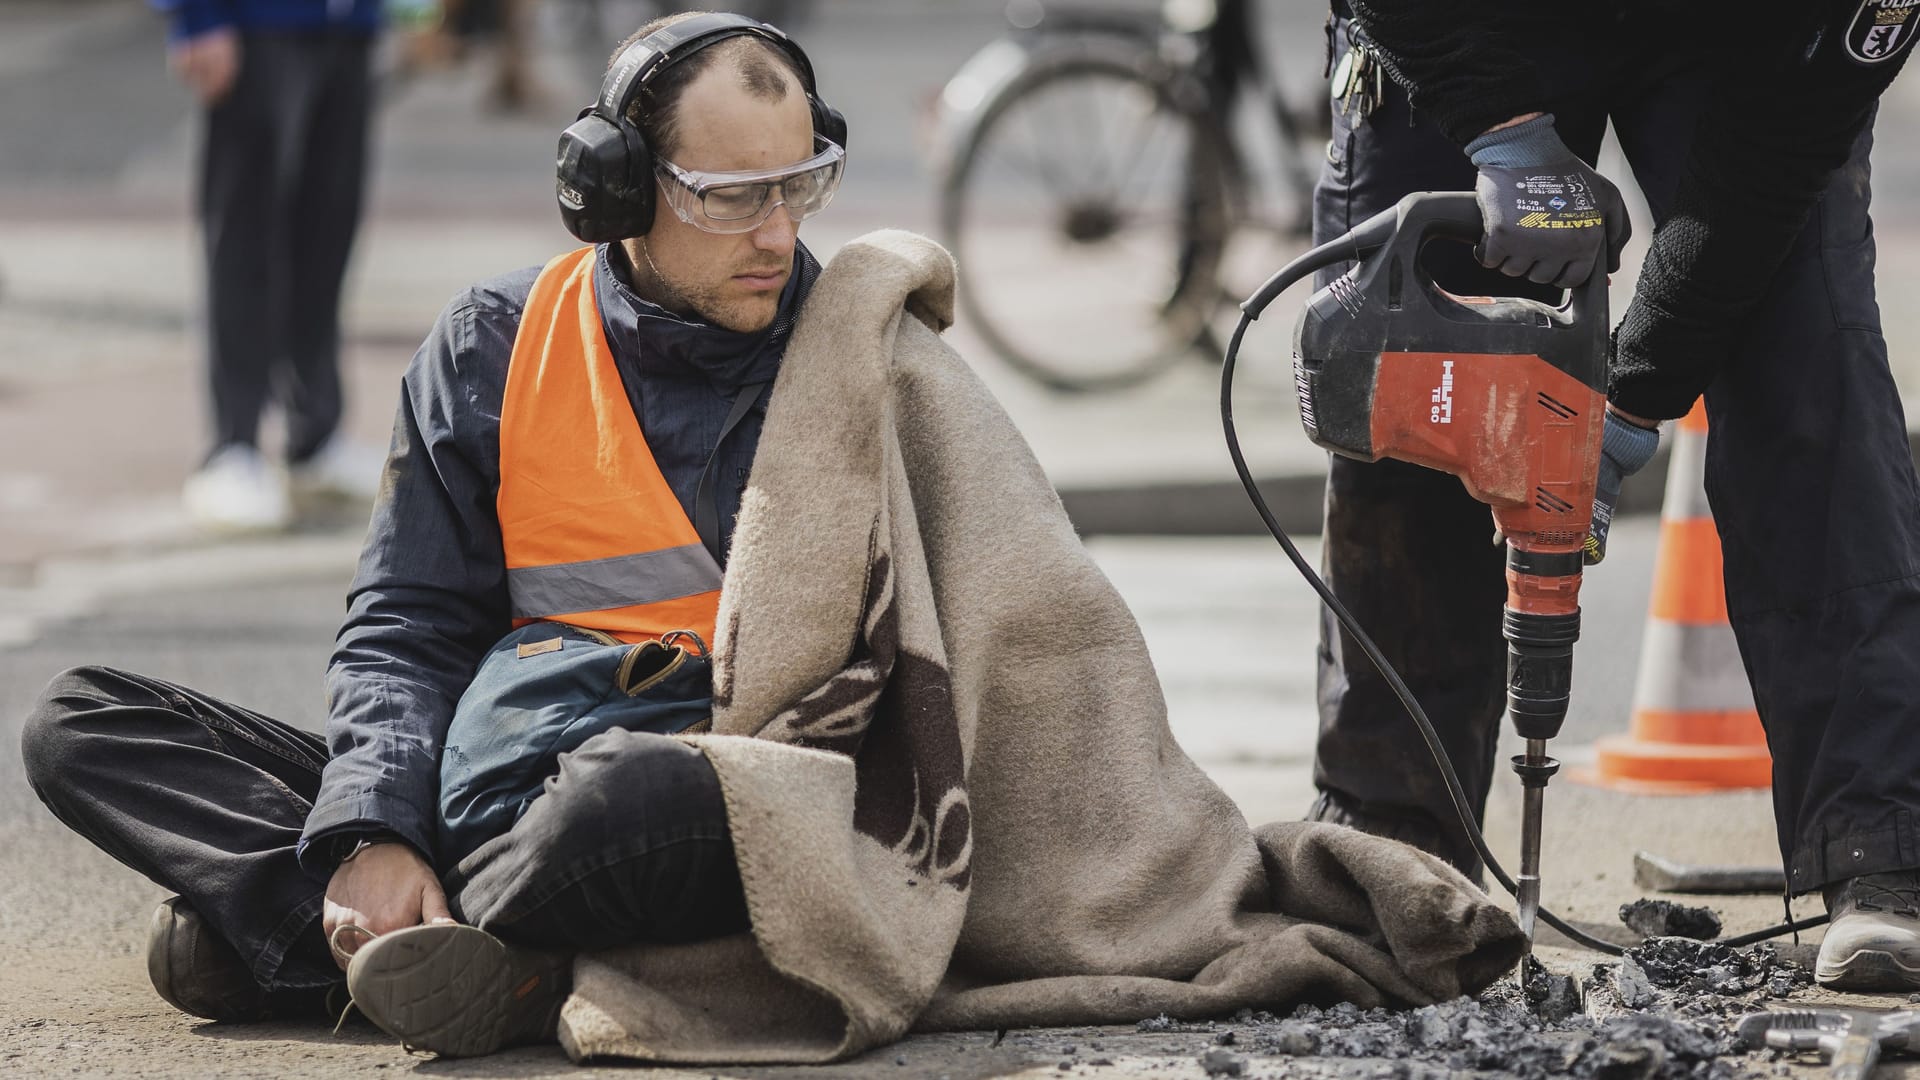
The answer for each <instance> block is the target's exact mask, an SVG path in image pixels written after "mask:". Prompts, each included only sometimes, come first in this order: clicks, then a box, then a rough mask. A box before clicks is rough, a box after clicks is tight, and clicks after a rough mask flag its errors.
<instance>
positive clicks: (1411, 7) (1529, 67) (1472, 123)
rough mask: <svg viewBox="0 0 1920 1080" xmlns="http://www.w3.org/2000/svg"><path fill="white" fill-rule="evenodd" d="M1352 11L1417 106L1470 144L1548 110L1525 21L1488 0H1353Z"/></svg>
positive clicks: (1450, 135) (1456, 138)
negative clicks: (1497, 10) (1514, 22)
mask: <svg viewBox="0 0 1920 1080" xmlns="http://www.w3.org/2000/svg"><path fill="white" fill-rule="evenodd" d="M1351 6H1352V8H1353V14H1354V18H1355V19H1356V20H1357V21H1358V22H1359V23H1360V29H1361V30H1362V32H1363V33H1365V35H1366V37H1367V39H1368V40H1369V41H1371V42H1372V43H1373V45H1374V47H1375V51H1376V52H1377V53H1378V54H1379V56H1380V60H1381V62H1382V63H1383V64H1385V66H1386V69H1387V72H1388V74H1390V75H1392V76H1393V80H1394V81H1395V82H1397V83H1399V84H1400V85H1401V86H1404V87H1406V89H1407V100H1408V101H1409V102H1411V103H1412V105H1413V107H1414V108H1416V109H1419V110H1420V111H1421V112H1423V113H1425V114H1426V115H1427V116H1429V117H1431V118H1432V119H1433V121H1434V123H1435V124H1437V125H1438V126H1439V128H1440V130H1441V132H1442V133H1443V134H1445V135H1446V137H1447V138H1448V139H1450V140H1452V141H1453V142H1454V143H1455V144H1457V145H1460V146H1465V145H1466V144H1467V143H1469V142H1472V141H1473V138H1474V136H1476V135H1479V134H1480V133H1481V132H1483V131H1485V130H1487V129H1488V128H1490V127H1492V126H1494V125H1495V124H1498V123H1500V122H1502V121H1505V120H1511V119H1513V118H1514V117H1516V116H1520V115H1522V114H1524V113H1530V112H1538V111H1544V110H1545V109H1546V100H1547V93H1546V87H1545V84H1544V83H1543V82H1542V80H1541V78H1540V73H1539V71H1538V70H1537V69H1536V68H1535V67H1534V65H1533V62H1532V61H1531V60H1529V59H1528V58H1527V55H1526V52H1525V50H1524V45H1525V43H1524V41H1521V40H1517V39H1516V36H1515V35H1524V34H1526V33H1527V32H1529V31H1528V30H1526V29H1525V28H1520V29H1515V28H1514V27H1512V26H1511V25H1510V21H1509V20H1502V19H1500V18H1498V17H1497V15H1495V14H1494V13H1492V12H1491V11H1489V8H1490V7H1491V6H1492V5H1489V4H1488V3H1486V0H1351Z"/></svg>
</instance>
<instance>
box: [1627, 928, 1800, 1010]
mask: <svg viewBox="0 0 1920 1080" xmlns="http://www.w3.org/2000/svg"><path fill="white" fill-rule="evenodd" d="M1627 959H1630V960H1632V961H1633V962H1634V963H1635V964H1637V965H1638V966H1639V968H1640V970H1641V971H1642V972H1644V973H1645V975H1646V977H1647V981H1649V982H1651V983H1652V984H1653V985H1654V986H1657V987H1660V988H1661V989H1664V990H1689V991H1693V992H1695V993H1698V992H1700V991H1708V992H1711V993H1714V994H1719V995H1723V996H1728V995H1736V994H1745V993H1750V992H1752V991H1755V990H1761V991H1765V992H1766V993H1768V994H1770V995H1772V996H1774V997H1786V996H1787V995H1788V994H1790V993H1792V992H1793V991H1794V990H1795V989H1797V988H1799V987H1802V986H1808V985H1811V984H1812V982H1813V974H1812V973H1811V972H1809V971H1808V970H1807V969H1806V968H1804V967H1801V966H1800V965H1798V964H1795V963H1793V962H1792V961H1789V960H1783V959H1781V957H1780V953H1779V950H1777V949H1775V948H1774V947H1773V946H1772V945H1766V944H1762V945H1754V946H1752V947H1750V948H1745V949H1735V948H1732V947H1730V946H1727V945H1715V944H1711V943H1709V942H1703V941H1692V940H1689V939H1687V938H1678V937H1664V938H1654V939H1652V940H1651V941H1648V942H1646V943H1645V944H1642V945H1636V946H1634V947H1633V948H1631V949H1628V950H1627Z"/></svg>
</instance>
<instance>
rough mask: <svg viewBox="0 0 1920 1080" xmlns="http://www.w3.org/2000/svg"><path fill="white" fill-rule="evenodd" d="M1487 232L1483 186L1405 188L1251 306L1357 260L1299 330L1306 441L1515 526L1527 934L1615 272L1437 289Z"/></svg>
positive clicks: (1513, 598) (1514, 685)
mask: <svg viewBox="0 0 1920 1080" xmlns="http://www.w3.org/2000/svg"><path fill="white" fill-rule="evenodd" d="M1480 234H1481V221H1480V211H1479V207H1478V205H1477V204H1476V202H1475V201H1474V197H1473V195H1471V194H1469V193H1464V192H1461V193H1427V194H1416V195H1409V196H1407V197H1406V198H1405V199H1402V200H1401V201H1400V203H1399V205H1398V206H1396V207H1395V208H1394V209H1392V210H1389V211H1386V212H1384V213H1382V214H1380V215H1378V216H1376V217H1374V218H1372V219H1370V220H1368V221H1367V222H1365V223H1363V224H1362V225H1360V226H1359V227H1358V228H1356V229H1354V230H1353V231H1352V232H1350V233H1348V234H1347V235H1346V236H1343V237H1341V238H1339V239H1338V240H1334V241H1332V242H1330V243H1327V244H1323V245H1320V246H1319V247H1317V248H1315V249H1313V250H1312V251H1310V252H1308V253H1306V254H1305V255H1303V256H1301V257H1300V258H1298V259H1296V260H1294V261H1293V262H1292V263H1290V264H1289V265H1288V266H1287V267H1286V268H1285V269H1283V270H1281V271H1280V272H1279V273H1277V274H1275V275H1274V276H1273V278H1271V279H1269V281H1268V282H1267V283H1266V284H1265V285H1264V286H1262V288H1261V290H1260V291H1259V292H1258V293H1256V294H1254V296H1253V297H1252V298H1251V299H1249V300H1248V301H1247V303H1246V304H1244V305H1242V308H1243V310H1244V311H1245V312H1246V313H1247V316H1248V318H1249V319H1251V318H1254V317H1258V315H1259V313H1260V311H1261V310H1262V309H1263V308H1265V307H1266V306H1267V304H1268V303H1270V302H1271V301H1272V300H1273V299H1274V298H1275V297H1276V296H1278V295H1279V294H1280V293H1281V292H1282V291H1283V290H1285V289H1286V288H1287V286H1289V285H1291V284H1292V283H1293V282H1295V281H1297V280H1299V279H1300V278H1301V277H1304V276H1306V275H1307V274H1308V273H1311V272H1312V271H1314V270H1316V269H1319V268H1321V267H1324V266H1330V265H1334V264H1336V263H1340V262H1345V261H1348V260H1354V261H1355V265H1354V266H1353V267H1352V268H1351V269H1350V270H1348V271H1347V272H1346V273H1344V274H1342V275H1341V276H1340V277H1339V278H1337V279H1335V280H1334V281H1333V282H1332V283H1331V284H1329V285H1328V286H1326V287H1325V288H1323V289H1320V290H1319V291H1318V292H1316V293H1314V294H1313V297H1312V298H1311V299H1310V300H1308V301H1307V305H1306V309H1305V310H1304V311H1303V312H1302V313H1301V315H1300V320H1299V323H1298V324H1297V326H1296V328H1295V331H1294V379H1295V382H1296V383H1297V385H1298V389H1299V393H1300V419H1301V422H1302V423H1303V424H1304V425H1305V427H1306V431H1307V436H1308V437H1309V438H1311V439H1312V440H1313V441H1314V442H1315V443H1318V444H1319V445H1321V446H1324V447H1326V448H1327V449H1329V450H1331V451H1333V452H1334V453H1337V454H1343V455H1345V456H1347V457H1350V458H1357V459H1359V460H1361V461H1378V460H1380V459H1381V458H1394V459H1397V460H1400V461H1410V462H1413V463H1415V464H1418V465H1425V466H1428V467H1430V468H1434V469H1439V470H1441V471H1442V472H1448V473H1452V474H1453V475H1455V476H1458V477H1459V478H1460V480H1461V482H1462V483H1463V484H1465V485H1466V489H1467V491H1468V492H1469V493H1470V494H1472V495H1473V496H1474V497H1475V498H1477V499H1479V500H1480V501H1482V502H1484V503H1487V504H1488V505H1489V506H1491V507H1492V508H1493V517H1494V520H1495V522H1496V523H1497V524H1498V526H1499V529H1500V531H1501V532H1502V533H1504V534H1505V536H1506V541H1507V606H1506V617H1505V620H1504V630H1505V635H1506V639H1507V646H1508V652H1507V708H1508V711H1509V713H1510V714H1511V715H1512V717H1513V725H1514V729H1515V731H1516V732H1518V733H1519V735H1520V737H1521V738H1522V739H1523V740H1525V743H1526V753H1525V754H1522V755H1518V756H1516V757H1515V758H1514V759H1513V768H1514V771H1515V772H1516V773H1518V774H1519V776H1520V782H1521V784H1522V787H1523V790H1524V800H1523V817H1522V824H1521V863H1520V878H1519V883H1518V886H1517V888H1515V897H1516V898H1517V900H1518V902H1519V912H1520V924H1521V928H1522V929H1523V930H1524V931H1526V933H1527V936H1528V938H1529V940H1531V938H1532V936H1533V926H1534V918H1535V916H1536V914H1537V913H1538V911H1539V904H1540V813H1541V802H1542V798H1543V796H1544V793H1545V788H1546V785H1547V780H1548V778H1549V777H1551V776H1552V775H1553V774H1554V772H1555V771H1556V770H1557V769H1558V768H1559V762H1557V761H1555V760H1554V759H1553V758H1551V757H1548V756H1547V752H1546V744H1547V740H1548V739H1550V738H1553V737H1554V736H1555V735H1558V734H1559V732H1560V725H1561V723H1562V721H1564V720H1565V719H1566V715H1567V699H1568V694H1569V692H1570V689H1571V685H1572V675H1573V643H1574V641H1575V639H1577V638H1578V637H1579V636H1580V606H1579V593H1580V570H1581V563H1582V553H1581V546H1582V544H1583V542H1584V541H1585V539H1586V535H1587V529H1588V523H1589V519H1590V518H1591V517H1592V515H1593V490H1594V478H1595V474H1596V473H1597V471H1598V468H1599V463H1600V436H1601V430H1602V424H1603V421H1604V418H1605V409H1604V406H1605V404H1606V399H1605V389H1606V365H1607V282H1606V275H1605V274H1604V273H1601V272H1596V273H1595V274H1594V276H1593V278H1592V279H1591V280H1589V281H1588V282H1587V283H1586V284H1585V285H1583V286H1581V287H1580V288H1578V289H1576V290H1574V292H1573V296H1572V298H1571V301H1570V302H1569V303H1568V304H1567V305H1566V306H1565V307H1563V308H1555V307H1550V306H1548V305H1546V304H1543V303H1540V302H1538V301H1535V300H1527V299H1520V298H1516V297H1460V296H1454V295H1452V294H1450V293H1447V292H1445V291H1444V290H1442V289H1441V288H1440V287H1439V286H1437V285H1435V284H1434V283H1433V280H1432V278H1431V277H1430V276H1429V275H1428V274H1427V272H1426V271H1425V270H1424V269H1423V268H1422V266H1421V262H1420V252H1421V249H1422V248H1423V247H1424V246H1425V245H1426V243H1427V242H1428V241H1429V240H1431V239H1436V238H1449V239H1452V240H1456V241H1463V242H1467V243H1471V242H1473V241H1475V240H1478V239H1479V238H1480ZM1245 325H1246V322H1245V321H1244V320H1243V322H1242V330H1244V328H1245ZM1238 341H1239V335H1238V334H1236V335H1235V348H1236V349H1237V346H1238ZM1229 414H1230V409H1229ZM1230 422H1231V421H1230V415H1229V423H1230ZM1237 456H1238V454H1237V447H1236V458H1237ZM1370 644H1371V643H1369V645H1370ZM1370 651H1372V650H1370ZM1376 662H1379V661H1378V657H1377V653H1376ZM1390 681H1392V682H1394V683H1396V684H1398V682H1399V680H1398V677H1397V676H1391V677H1390ZM1400 689H1404V686H1400ZM1463 813H1464V808H1463ZM1467 825H1468V831H1469V833H1470V834H1474V833H1477V830H1476V829H1475V828H1474V823H1473V822H1471V821H1468V822H1467ZM1485 854H1486V852H1485V851H1484V850H1483V851H1482V855H1483V856H1484V855H1485ZM1496 873H1497V868H1496ZM1510 887H1511V886H1510Z"/></svg>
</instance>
